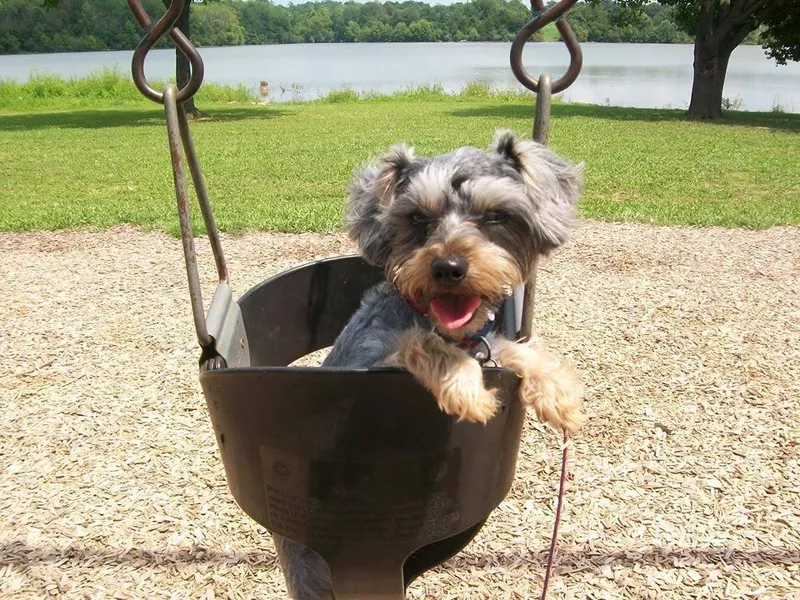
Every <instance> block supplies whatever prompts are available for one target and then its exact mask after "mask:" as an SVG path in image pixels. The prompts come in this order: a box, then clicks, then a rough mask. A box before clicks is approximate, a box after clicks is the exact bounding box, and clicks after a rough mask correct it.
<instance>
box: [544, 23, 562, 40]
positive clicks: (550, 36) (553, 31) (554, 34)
mask: <svg viewBox="0 0 800 600" xmlns="http://www.w3.org/2000/svg"><path fill="white" fill-rule="evenodd" d="M540 34H541V41H543V42H557V41H558V40H560V39H561V34H560V33H558V28H557V27H556V24H555V23H550V24H549V25H545V26H544V28H543V29H542V30H541V32H540Z"/></svg>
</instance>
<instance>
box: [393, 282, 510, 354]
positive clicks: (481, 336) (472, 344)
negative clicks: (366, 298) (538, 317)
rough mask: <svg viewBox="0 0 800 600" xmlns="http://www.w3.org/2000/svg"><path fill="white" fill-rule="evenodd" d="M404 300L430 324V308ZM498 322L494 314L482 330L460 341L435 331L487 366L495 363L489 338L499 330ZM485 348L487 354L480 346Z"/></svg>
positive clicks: (405, 298) (414, 300) (410, 299)
mask: <svg viewBox="0 0 800 600" xmlns="http://www.w3.org/2000/svg"><path fill="white" fill-rule="evenodd" d="M403 299H404V300H405V301H406V302H407V303H408V305H409V306H410V307H411V308H413V309H414V312H416V313H417V314H418V315H419V316H421V317H423V318H424V319H425V320H427V321H428V322H430V315H429V314H428V307H427V305H424V304H420V303H419V302H418V301H417V299H416V298H410V297H408V296H403ZM497 323H498V320H497V319H496V318H495V315H494V313H492V314H490V316H489V319H487V321H486V323H484V325H483V327H481V330H480V331H478V332H476V333H473V334H472V335H467V336H464V337H463V338H461V339H460V340H456V339H453V338H451V337H449V336H446V335H443V334H442V333H440V332H439V331H438V330H436V329H434V331H435V333H436V335H438V336H439V337H440V338H442V339H443V340H445V341H447V342H450V343H452V344H455V345H456V346H458V347H459V348H461V349H462V350H467V351H468V352H470V353H471V354H472V355H473V356H474V357H475V358H476V359H477V360H479V361H480V363H481V364H485V363H487V362H489V361H491V362H494V361H493V360H492V346H491V344H489V340H488V339H487V336H488V335H489V334H491V333H494V332H495V331H496V330H497V328H498V324H497ZM481 345H482V346H484V349H485V352H481V349H480V348H479V346H481Z"/></svg>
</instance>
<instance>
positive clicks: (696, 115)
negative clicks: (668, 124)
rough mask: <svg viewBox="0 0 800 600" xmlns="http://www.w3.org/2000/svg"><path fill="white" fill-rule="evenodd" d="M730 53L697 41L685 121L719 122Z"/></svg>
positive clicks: (714, 44)
mask: <svg viewBox="0 0 800 600" xmlns="http://www.w3.org/2000/svg"><path fill="white" fill-rule="evenodd" d="M734 48H735V46H734ZM732 52H733V48H730V49H729V48H728V47H726V46H725V45H724V44H720V43H719V42H718V41H716V40H713V39H710V40H701V39H700V37H699V36H698V39H697V40H696V41H695V45H694V79H693V81H692V99H691V102H690V103H689V117H691V118H692V119H700V120H710V119H721V118H722V90H723V87H724V86H725V73H726V72H727V70H728V61H729V60H730V58H731V53H732Z"/></svg>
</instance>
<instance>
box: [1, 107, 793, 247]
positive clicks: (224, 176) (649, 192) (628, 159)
mask: <svg viewBox="0 0 800 600" xmlns="http://www.w3.org/2000/svg"><path fill="white" fill-rule="evenodd" d="M346 96H347V95H346V94H345V97H344V98H343V99H345V100H346V99H347V97H346ZM92 103H93V105H94V108H91V109H87V108H83V109H71V110H68V111H59V110H54V108H53V103H52V102H51V103H50V107H49V108H39V109H35V110H30V111H27V112H19V110H18V109H17V110H16V111H13V112H12V110H9V109H5V110H3V109H0V230H3V231H24V230H34V229H58V228H74V227H101V228H102V227H108V226H111V225H115V224H119V223H133V224H136V225H140V226H142V227H144V228H155V229H164V230H167V231H170V232H172V233H175V232H176V231H177V216H176V214H175V208H174V192H173V189H172V175H171V170H170V164H169V153H168V150H167V143H166V132H165V128H164V124H163V118H162V113H161V111H160V110H159V108H158V107H156V106H155V105H147V104H145V103H144V102H143V101H142V102H139V103H129V104H127V105H126V106H125V107H124V108H114V101H113V100H110V99H109V100H103V99H96V100H93V101H92ZM0 106H1V105H0ZM201 108H202V109H203V110H205V111H206V112H207V113H208V114H209V115H210V118H209V119H205V120H200V121H196V122H194V123H193V125H192V127H193V132H194V136H195V141H196V144H197V148H198V152H199V154H200V159H201V163H202V165H203V169H204V172H205V175H206V179H207V182H208V186H209V190H210V194H211V199H212V202H213V204H214V208H215V212H216V215H217V220H218V223H219V226H220V228H221V229H222V230H223V231H229V232H241V231H245V230H248V229H270V230H279V231H329V230H333V229H336V228H338V226H339V222H340V219H341V215H342V206H343V199H344V197H345V185H346V183H347V180H348V178H349V175H350V173H351V171H352V169H353V167H354V166H356V165H357V164H359V163H360V162H362V161H363V160H365V159H366V158H368V157H370V156H372V155H374V154H375V153H377V152H379V151H380V150H382V149H383V148H385V147H386V146H388V145H389V144H391V143H393V142H396V141H398V140H405V141H408V142H410V143H412V144H413V145H415V146H416V148H417V152H418V153H420V154H426V153H438V152H442V151H447V150H450V149H452V148H454V147H456V146H460V145H464V144H472V145H476V146H479V147H486V146H487V145H488V143H489V142H490V140H491V137H492V134H493V131H494V130H495V129H496V128H498V127H508V128H511V129H514V130H516V131H517V132H518V133H520V134H522V135H529V132H530V122H531V113H532V108H531V104H530V100H527V99H524V98H520V97H518V96H517V97H514V96H507V97H504V98H491V97H486V98H472V99H470V98H467V97H461V98H458V97H456V98H443V97H434V96H431V97H430V98H426V97H425V96H424V95H421V96H419V97H412V98H406V99H404V100H361V101H350V102H340V103H334V102H327V103H326V102H315V103H308V104H290V105H271V106H253V105H248V104H245V103H231V104H219V103H217V104H205V105H202V106H201ZM798 132H800V115H788V114H778V113H769V114H763V113H762V114H757V113H731V115H730V119H729V120H728V121H727V122H726V123H724V124H706V123H696V122H690V121H686V120H684V119H683V116H682V113H681V112H679V111H670V110H638V109H625V108H612V107H601V106H586V105H571V104H558V105H556V106H554V108H553V117H552V124H551V144H552V146H553V147H554V148H555V149H556V150H558V151H559V152H561V153H563V154H564V155H566V156H567V157H569V158H571V159H573V160H576V161H578V160H581V161H584V162H585V163H586V185H585V188H586V190H585V194H584V199H583V202H582V204H581V212H582V216H584V217H586V218H593V219H602V220H613V221H620V220H625V221H628V220H630V221H644V222H650V223H657V224H663V225H673V224H689V225H702V226H707V225H722V226H730V227H739V226H741V227H750V228H763V227H769V226H772V225H778V224H799V223H800V167H798V163H797V157H798V156H800V135H798ZM197 220H198V221H199V218H197Z"/></svg>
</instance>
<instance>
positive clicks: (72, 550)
mask: <svg viewBox="0 0 800 600" xmlns="http://www.w3.org/2000/svg"><path fill="white" fill-rule="evenodd" d="M460 556H461V559H462V560H466V561H467V562H468V563H470V564H473V563H484V562H486V560H487V559H489V563H490V564H491V565H492V566H500V567H511V566H519V565H520V563H522V564H530V565H531V566H533V567H536V568H537V569H538V568H542V567H544V566H545V564H546V562H547V548H545V547H543V548H542V550H540V551H538V552H524V553H521V554H520V553H513V552H508V553H496V554H491V555H486V554H471V553H470V552H469V550H468V549H467V550H466V551H465V552H464V553H463V554H462V555H460ZM54 563H58V564H59V566H60V567H61V568H64V569H68V568H70V567H71V566H75V567H77V566H81V567H84V568H85V567H87V566H92V567H106V566H124V565H128V566H133V567H135V568H141V567H148V566H164V565H183V564H202V565H210V566H213V565H228V566H232V565H237V564H247V565H249V566H250V567H256V568H260V569H267V570H272V569H274V568H276V567H277V566H278V560H277V557H276V556H275V554H274V553H272V552H265V551H263V550H249V551H246V552H239V553H224V552H220V551H218V550H214V549H210V548H205V547H202V546H191V547H188V548H179V549H175V550H148V549H143V548H130V549H128V550H123V549H115V548H87V547H85V546H81V545H70V546H65V547H63V548H54V547H49V546H44V547H41V546H32V545H29V544H27V543H25V542H24V541H22V540H15V541H11V542H7V543H5V544H3V545H2V546H0V566H2V565H12V566H18V567H32V566H37V565H50V564H54ZM720 563H724V564H726V565H729V566H734V567H735V566H743V565H784V566H790V565H797V564H798V563H800V549H789V548H776V547H768V548H762V549H757V550H737V549H734V550H730V549H728V548H713V547H706V548H665V547H647V548H626V549H620V550H612V551H607V552H598V551H580V550H577V551H576V550H569V549H561V550H559V552H558V555H557V559H556V566H557V568H558V569H559V571H561V572H562V573H563V572H564V571H567V572H581V571H587V570H591V569H593V568H599V567H601V566H603V565H612V566H613V565H625V566H634V565H649V566H656V567H658V566H661V567H665V568H673V567H682V566H688V565H693V564H720ZM439 568H440V569H442V570H444V571H456V570H458V569H459V568H460V567H459V566H458V565H456V564H454V563H453V561H452V559H451V560H450V561H448V562H446V563H445V564H444V565H442V566H441V567H439Z"/></svg>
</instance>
